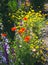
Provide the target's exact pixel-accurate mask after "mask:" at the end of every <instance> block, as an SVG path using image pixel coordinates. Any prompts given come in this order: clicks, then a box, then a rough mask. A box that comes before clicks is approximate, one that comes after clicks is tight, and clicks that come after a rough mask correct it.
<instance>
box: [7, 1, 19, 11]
mask: <svg viewBox="0 0 48 65" xmlns="http://www.w3.org/2000/svg"><path fill="white" fill-rule="evenodd" d="M8 6H9V10H11V11H12V12H14V11H16V10H17V6H18V4H17V2H16V0H10V1H9V2H8Z"/></svg>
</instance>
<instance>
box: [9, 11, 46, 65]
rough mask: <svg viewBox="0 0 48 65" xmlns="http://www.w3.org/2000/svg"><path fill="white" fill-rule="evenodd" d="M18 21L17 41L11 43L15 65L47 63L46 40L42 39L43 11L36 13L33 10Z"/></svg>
mask: <svg viewBox="0 0 48 65" xmlns="http://www.w3.org/2000/svg"><path fill="white" fill-rule="evenodd" d="M20 20H21V22H20ZM18 21H19V24H18V26H16V33H15V41H12V42H11V43H10V46H11V50H10V51H11V54H12V59H13V61H14V62H15V63H14V65H34V64H35V63H36V62H41V61H43V62H44V61H46V59H45V57H44V56H43V52H44V51H43V50H44V49H45V45H43V42H44V40H42V39H41V38H42V36H41V33H42V32H41V29H42V28H43V26H44V24H45V16H44V15H43V14H41V11H39V12H37V13H36V12H34V10H31V11H29V12H27V13H26V15H24V17H19V18H18ZM20 24H22V25H20ZM12 49H13V50H12ZM14 59H16V60H14Z"/></svg>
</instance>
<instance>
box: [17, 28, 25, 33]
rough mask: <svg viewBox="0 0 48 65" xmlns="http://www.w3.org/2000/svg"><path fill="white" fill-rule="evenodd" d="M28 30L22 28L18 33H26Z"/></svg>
mask: <svg viewBox="0 0 48 65" xmlns="http://www.w3.org/2000/svg"><path fill="white" fill-rule="evenodd" d="M25 30H26V29H25V28H21V29H20V30H19V31H18V32H19V33H20V34H21V33H23V32H24V31H25Z"/></svg>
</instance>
